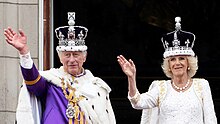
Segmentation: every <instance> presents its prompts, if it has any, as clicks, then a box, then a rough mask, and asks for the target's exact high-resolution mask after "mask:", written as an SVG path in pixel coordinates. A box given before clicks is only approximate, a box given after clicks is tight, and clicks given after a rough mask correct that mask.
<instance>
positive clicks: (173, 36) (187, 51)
mask: <svg viewBox="0 0 220 124" xmlns="http://www.w3.org/2000/svg"><path fill="white" fill-rule="evenodd" d="M175 22H176V25H175V26H176V27H175V29H176V30H175V31H173V32H170V33H167V34H165V35H164V36H163V37H162V38H161V41H162V43H163V47H164V49H165V52H164V54H163V57H164V58H167V57H170V56H175V55H189V56H195V53H194V52H193V50H192V48H193V46H194V41H195V38H196V37H195V35H194V34H193V33H191V32H187V31H183V30H181V24H180V22H181V18H180V17H176V18H175Z"/></svg>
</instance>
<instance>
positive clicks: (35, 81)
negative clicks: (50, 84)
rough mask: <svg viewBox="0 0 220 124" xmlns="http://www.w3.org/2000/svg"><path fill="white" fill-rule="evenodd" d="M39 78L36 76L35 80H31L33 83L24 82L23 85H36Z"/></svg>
mask: <svg viewBox="0 0 220 124" xmlns="http://www.w3.org/2000/svg"><path fill="white" fill-rule="evenodd" d="M40 78H41V75H38V77H37V78H36V79H35V80H33V81H25V84H27V85H34V84H36V83H37V82H38V81H39V80H40Z"/></svg>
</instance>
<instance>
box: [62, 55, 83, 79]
mask: <svg viewBox="0 0 220 124" xmlns="http://www.w3.org/2000/svg"><path fill="white" fill-rule="evenodd" d="M60 61H61V63H62V64H63V67H64V70H65V71H66V72H68V73H69V74H71V75H73V76H76V75H78V74H80V73H82V70H83V63H84V62H85V61H86V55H85V53H83V52H80V51H76V52H61V55H60Z"/></svg>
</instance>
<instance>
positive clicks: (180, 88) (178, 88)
mask: <svg viewBox="0 0 220 124" xmlns="http://www.w3.org/2000/svg"><path fill="white" fill-rule="evenodd" d="M189 82H190V80H188V81H187V83H186V85H185V86H183V87H178V86H176V84H175V83H174V82H173V83H172V84H173V86H174V88H175V89H177V90H180V92H182V91H183V90H185V89H186V88H187V87H188V86H189Z"/></svg>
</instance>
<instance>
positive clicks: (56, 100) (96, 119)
mask: <svg viewBox="0 0 220 124" xmlns="http://www.w3.org/2000/svg"><path fill="white" fill-rule="evenodd" d="M22 57H23V58H22ZM21 59H23V60H21V61H23V62H21V71H22V75H23V78H24V82H25V85H26V87H27V91H28V92H29V93H30V94H34V96H36V98H37V99H39V100H40V103H41V104H42V106H43V114H42V117H41V123H42V124H68V121H69V120H68V117H67V115H66V109H67V105H68V100H67V99H66V97H65V95H64V92H63V89H62V87H64V88H65V89H67V86H66V85H64V86H63V85H62V84H61V79H64V81H65V82H68V83H70V84H71V86H72V87H73V88H75V89H76V91H75V94H76V96H83V97H84V98H83V99H82V100H80V101H79V102H78V105H79V108H80V110H81V111H82V112H83V117H81V116H79V117H78V119H79V120H80V119H82V118H83V119H84V122H83V123H84V124H86V123H88V124H115V123H116V120H115V115H114V112H113V109H112V106H111V102H110V98H109V93H110V91H111V89H110V87H109V86H108V85H107V84H106V83H105V82H104V81H103V80H102V79H100V78H98V77H94V76H93V74H92V73H91V72H90V71H89V70H84V72H83V73H82V74H81V75H80V76H78V77H75V78H72V76H71V75H70V74H68V73H67V72H65V71H64V69H63V67H62V66H61V67H60V68H58V69H55V68H52V69H50V70H47V71H38V69H37V68H36V67H35V65H34V63H33V60H32V59H30V55H28V57H27V56H21ZM22 63H23V64H22ZM28 64H29V65H28ZM26 65H28V66H29V67H28V66H27V67H25V66H26ZM66 91H67V90H66ZM67 93H68V91H67ZM19 99H20V98H19ZM20 101H22V100H20ZM21 103H22V102H21ZM23 103H24V102H23ZM18 104H19V103H18ZM17 110H18V109H17ZM19 110H21V109H19ZM16 116H19V115H16ZM20 117H22V116H19V118H20ZM17 119H18V118H17ZM24 123H25V122H24ZM73 123H76V122H74V119H73Z"/></svg>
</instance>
